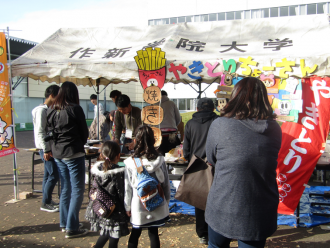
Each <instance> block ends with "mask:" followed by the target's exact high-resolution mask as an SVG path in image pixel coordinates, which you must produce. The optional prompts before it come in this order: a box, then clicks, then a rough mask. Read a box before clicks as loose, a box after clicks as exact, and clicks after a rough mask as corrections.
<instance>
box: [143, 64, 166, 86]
mask: <svg viewBox="0 0 330 248" xmlns="http://www.w3.org/2000/svg"><path fill="white" fill-rule="evenodd" d="M139 77H140V81H141V85H142V87H143V89H145V88H147V87H149V86H158V87H159V88H160V89H161V88H163V86H164V83H165V77H166V67H163V68H161V69H158V70H155V71H146V70H139Z"/></svg>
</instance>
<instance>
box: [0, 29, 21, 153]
mask: <svg viewBox="0 0 330 248" xmlns="http://www.w3.org/2000/svg"><path fill="white" fill-rule="evenodd" d="M12 125H13V122H12V111H11V101H10V83H9V78H8V65H7V46H6V36H5V34H4V33H0V157H3V156H6V155H9V154H13V153H15V152H18V150H17V149H16V147H15V144H14V138H13V131H14V129H13V126H12Z"/></svg>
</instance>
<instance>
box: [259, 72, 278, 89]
mask: <svg viewBox="0 0 330 248" xmlns="http://www.w3.org/2000/svg"><path fill="white" fill-rule="evenodd" d="M260 80H261V81H262V82H263V83H264V84H265V86H266V87H267V88H268V87H272V86H274V85H275V79H274V75H273V74H271V75H267V76H266V75H264V74H261V75H260Z"/></svg>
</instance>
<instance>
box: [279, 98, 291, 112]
mask: <svg viewBox="0 0 330 248" xmlns="http://www.w3.org/2000/svg"><path fill="white" fill-rule="evenodd" d="M278 108H279V110H280V113H281V115H288V114H290V110H291V109H292V104H291V102H289V101H281V102H280V103H279V105H278Z"/></svg>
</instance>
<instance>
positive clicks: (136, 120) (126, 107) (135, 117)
mask: <svg viewBox="0 0 330 248" xmlns="http://www.w3.org/2000/svg"><path fill="white" fill-rule="evenodd" d="M116 106H117V108H118V110H117V112H116V115H115V141H116V142H117V143H118V144H119V142H120V138H121V135H122V131H123V130H125V140H124V142H123V147H122V153H128V152H129V151H130V150H132V149H133V148H134V144H135V130H136V128H137V127H138V126H140V125H141V124H142V121H141V109H139V108H138V107H134V106H132V105H131V100H130V98H129V97H128V96H127V95H121V96H118V97H117V99H116ZM126 144H129V145H128V149H127V148H126V147H125V145H126Z"/></svg>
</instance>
